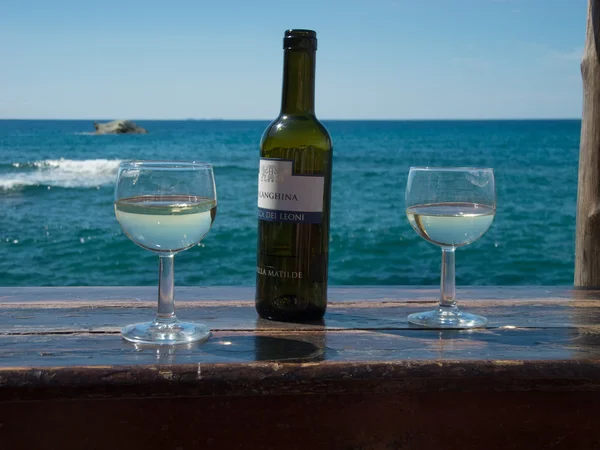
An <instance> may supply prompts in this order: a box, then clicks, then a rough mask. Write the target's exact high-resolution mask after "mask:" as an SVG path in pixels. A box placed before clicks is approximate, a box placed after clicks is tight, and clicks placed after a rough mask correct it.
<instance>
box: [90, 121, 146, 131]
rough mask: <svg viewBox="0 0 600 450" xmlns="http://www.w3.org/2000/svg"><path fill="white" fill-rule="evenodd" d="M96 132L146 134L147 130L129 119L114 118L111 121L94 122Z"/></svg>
mask: <svg viewBox="0 0 600 450" xmlns="http://www.w3.org/2000/svg"><path fill="white" fill-rule="evenodd" d="M94 128H96V134H146V133H147V132H148V131H147V130H146V129H144V128H142V127H139V126H137V125H136V124H135V123H133V122H132V121H131V120H114V121H112V122H106V123H98V122H94Z"/></svg>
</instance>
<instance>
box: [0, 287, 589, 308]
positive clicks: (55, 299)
mask: <svg viewBox="0 0 600 450" xmlns="http://www.w3.org/2000/svg"><path fill="white" fill-rule="evenodd" d="M175 294H176V301H177V303H178V304H179V303H181V302H202V303H208V304H213V303H219V304H227V302H236V301H242V302H253V301H254V288H252V287H235V286H233V287H231V286H228V287H224V286H223V287H221V286H215V287H212V286H209V287H201V286H177V287H176V288H175ZM328 295H329V300H330V302H331V303H345V302H410V301H418V302H423V301H426V302H434V303H435V302H437V301H438V299H439V287H437V286H432V287H422V286H421V287H410V286H402V287H396V286H389V287H387V286H373V287H371V286H351V287H337V286H334V287H330V288H329V291H328ZM156 296H157V288H156V287H155V286H102V287H98V286H94V287H87V286H86V287H16V288H11V287H0V306H4V305H6V306H10V305H12V304H14V303H21V304H23V303H25V304H28V303H39V302H45V303H51V304H61V303H63V302H70V303H71V305H77V304H79V303H88V302H89V303H93V304H96V305H97V306H99V307H101V306H102V305H103V304H104V303H110V304H121V303H124V304H128V305H129V304H136V303H143V302H155V301H156ZM457 299H458V301H459V302H463V301H470V300H487V299H496V300H511V299H512V300H532V299H538V300H539V301H540V302H546V301H556V300H567V299H580V300H600V290H597V289H573V288H570V287H568V286H564V287H560V286H559V287H544V286H534V287H524V286H469V287H458V288H457Z"/></svg>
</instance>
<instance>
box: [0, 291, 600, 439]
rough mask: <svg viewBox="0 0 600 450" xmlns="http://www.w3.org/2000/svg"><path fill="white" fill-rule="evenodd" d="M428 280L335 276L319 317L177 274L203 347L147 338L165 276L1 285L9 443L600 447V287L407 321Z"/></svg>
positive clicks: (464, 297)
mask: <svg viewBox="0 0 600 450" xmlns="http://www.w3.org/2000/svg"><path fill="white" fill-rule="evenodd" d="M437 295H438V289H437V287H431V288H407V287H398V288H395V287H385V288H383V287H382V288H332V289H331V290H330V305H329V307H328V312H327V314H326V316H325V319H324V320H323V321H322V322H321V323H315V324H295V323H282V322H270V321H265V320H262V319H259V318H257V316H256V313H255V311H254V303H253V301H252V299H253V289H252V288H232V287H228V288H199V287H198V288H196V287H180V288H178V289H177V292H176V296H177V302H176V305H177V307H178V310H177V311H178V316H179V317H180V318H181V319H188V320H198V321H203V322H205V323H207V324H208V325H209V326H210V328H211V329H212V330H213V336H212V338H211V339H210V340H209V341H208V342H207V343H205V344H202V345H194V346H188V347H186V346H176V347H170V348H156V347H140V346H138V347H136V346H134V345H132V344H130V343H128V342H125V341H124V340H122V339H121V338H120V336H119V329H120V327H121V326H123V325H125V324H129V323H133V322H137V321H143V320H149V319H151V318H152V317H153V313H154V309H155V300H154V299H155V297H156V288H154V287H94V288H90V287H81V288H74V287H69V288H0V449H2V450H4V449H6V450H12V449H28V450H32V449H61V450H65V449H96V448H97V449H121V448H127V449H133V448H144V449H155V448H156V449H181V450H187V449H199V448H202V449H204V448H207V449H213V448H214V449H254V448H260V449H262V448H265V449H266V448H269V449H271V448H272V449H285V450H288V449H296V448H297V449H338V448H339V449H420V450H421V449H436V450H441V449H461V450H466V449H478V450H479V449H481V448H485V449H486V450H488V449H504V450H506V449H525V448H527V449H550V448H552V449H569V450H573V449H579V448H581V449H594V448H600V426H599V425H598V419H599V418H600V291H598V290H573V289H570V288H521V287H481V288H474V287H473V288H468V289H467V288H465V289H459V290H458V294H457V295H458V298H459V299H460V305H461V306H462V307H463V309H465V310H468V311H470V312H474V313H477V314H482V315H485V316H487V317H488V318H489V319H490V322H489V325H488V327H487V328H485V329H481V330H476V331H439V330H427V329H422V328H416V327H412V326H409V325H408V324H407V322H406V316H407V315H408V314H409V313H411V312H414V311H420V310H425V309H430V308H433V306H434V305H435V303H436V298H437Z"/></svg>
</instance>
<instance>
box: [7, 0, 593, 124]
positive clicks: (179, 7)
mask: <svg viewBox="0 0 600 450" xmlns="http://www.w3.org/2000/svg"><path fill="white" fill-rule="evenodd" d="M586 15H587V0H302V1H286V0H279V1H274V0H212V1H205V0H170V1H168V2H167V1H166V0H163V1H155V0H143V1H142V0H139V1H138V0H100V1H90V0H69V1H67V0H52V1H49V0H0V119H6V118H23V119H134V120H135V119H140V120H141V119H186V118H220V119H273V118H274V117H276V116H277V114H278V112H279V108H280V105H281V100H280V99H281V77H282V63H283V50H282V37H283V33H284V31H285V30H286V29H288V28H308V29H313V30H315V31H316V32H317V35H318V39H319V50H318V51H317V80H316V100H315V101H316V113H317V116H318V117H319V118H321V119H509V118H579V117H581V109H582V99H581V97H582V86H581V75H580V70H579V64H580V60H581V55H582V51H583V47H584V43H585V30H586Z"/></svg>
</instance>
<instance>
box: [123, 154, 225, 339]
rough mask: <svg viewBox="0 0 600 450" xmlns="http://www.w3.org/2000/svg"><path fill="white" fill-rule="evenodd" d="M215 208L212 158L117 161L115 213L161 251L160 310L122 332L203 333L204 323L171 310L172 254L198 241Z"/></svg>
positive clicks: (128, 230)
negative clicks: (183, 318)
mask: <svg viewBox="0 0 600 450" xmlns="http://www.w3.org/2000/svg"><path fill="white" fill-rule="evenodd" d="M216 212H217V194H216V188H215V181H214V175H213V169H212V166H211V165H210V164H206V163H196V162H181V161H127V162H123V163H121V164H120V165H119V170H118V174H117V183H116V186H115V215H116V217H117V220H118V222H119V224H121V228H122V229H123V232H124V233H125V234H126V235H127V237H129V239H131V240H132V241H133V242H135V243H136V244H137V245H139V246H140V247H142V248H144V249H146V250H150V251H151V252H153V253H156V254H157V255H158V256H159V262H160V264H159V282H158V312H157V314H156V317H155V319H154V320H153V321H152V322H146V323H138V324H133V325H128V326H126V327H125V328H123V330H122V333H121V334H122V336H123V337H124V338H125V339H127V340H129V341H131V342H135V343H140V344H181V343H190V342H197V341H202V340H204V339H207V338H208V337H209V335H210V330H209V329H208V327H207V326H206V325H204V324H199V323H188V322H181V321H179V320H178V319H177V316H176V315H175V304H174V267H173V264H174V258H175V255H176V254H177V253H179V252H181V251H184V250H187V249H189V248H191V247H193V246H194V245H196V244H198V243H199V242H200V241H201V240H202V239H203V238H204V237H205V236H206V234H207V233H208V231H209V230H210V228H211V225H212V223H213V221H214V219H215V215H216Z"/></svg>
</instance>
